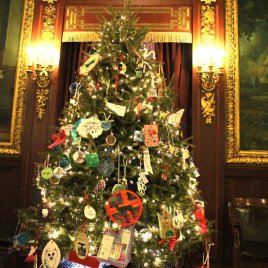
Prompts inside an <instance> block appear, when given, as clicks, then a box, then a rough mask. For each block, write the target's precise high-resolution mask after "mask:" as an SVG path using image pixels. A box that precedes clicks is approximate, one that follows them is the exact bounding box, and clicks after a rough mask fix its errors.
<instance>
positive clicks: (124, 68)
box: [116, 61, 127, 74]
mask: <svg viewBox="0 0 268 268" xmlns="http://www.w3.org/2000/svg"><path fill="white" fill-rule="evenodd" d="M116 70H118V71H119V73H120V74H125V73H126V71H127V66H126V64H125V63H124V62H122V61H121V62H120V63H119V64H118V66H117V67H116Z"/></svg>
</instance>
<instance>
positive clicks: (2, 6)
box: [0, 0, 34, 154]
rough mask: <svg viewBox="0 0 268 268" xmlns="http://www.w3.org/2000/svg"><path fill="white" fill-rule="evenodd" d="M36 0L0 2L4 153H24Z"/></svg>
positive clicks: (0, 145) (0, 115)
mask: <svg viewBox="0 0 268 268" xmlns="http://www.w3.org/2000/svg"><path fill="white" fill-rule="evenodd" d="M33 8H34V0H24V1H21V0H12V1H11V0H6V1H1V3H0V154H20V151H21V134H22V129H23V114H24V102H25V88H26V72H25V66H26V65H25V60H26V58H27V51H26V50H27V47H28V45H29V44H30V41H31V33H32V22H33Z"/></svg>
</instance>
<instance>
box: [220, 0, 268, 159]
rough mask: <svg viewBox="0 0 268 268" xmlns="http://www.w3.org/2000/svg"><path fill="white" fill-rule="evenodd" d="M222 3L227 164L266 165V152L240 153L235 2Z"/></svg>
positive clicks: (236, 6) (243, 151) (229, 0)
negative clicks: (224, 42)
mask: <svg viewBox="0 0 268 268" xmlns="http://www.w3.org/2000/svg"><path fill="white" fill-rule="evenodd" d="M225 3H226V9H225V10H226V11H225V34H226V44H225V49H226V111H227V113H226V119H227V126H226V160H227V163H230V164H231V163H237V164H267V163H268V151H262V150H248V151H245V150H241V149H240V77H239V39H238V0H226V2H225ZM245 15H246V14H245Z"/></svg>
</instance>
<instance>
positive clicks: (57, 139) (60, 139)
mask: <svg viewBox="0 0 268 268" xmlns="http://www.w3.org/2000/svg"><path fill="white" fill-rule="evenodd" d="M52 139H53V143H52V144H50V145H49V146H48V147H47V148H48V149H52V148H53V147H55V146H57V145H60V144H62V143H64V141H65V139H66V134H65V132H64V130H63V129H60V132H59V134H53V135H52Z"/></svg>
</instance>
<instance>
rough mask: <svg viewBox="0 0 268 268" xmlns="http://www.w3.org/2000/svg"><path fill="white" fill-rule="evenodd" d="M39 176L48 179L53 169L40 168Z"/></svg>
mask: <svg viewBox="0 0 268 268" xmlns="http://www.w3.org/2000/svg"><path fill="white" fill-rule="evenodd" d="M41 176H42V178H44V179H45V180H49V179H50V178H51V177H52V176H53V170H52V169H51V168H49V167H46V168H44V169H42V171H41Z"/></svg>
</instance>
